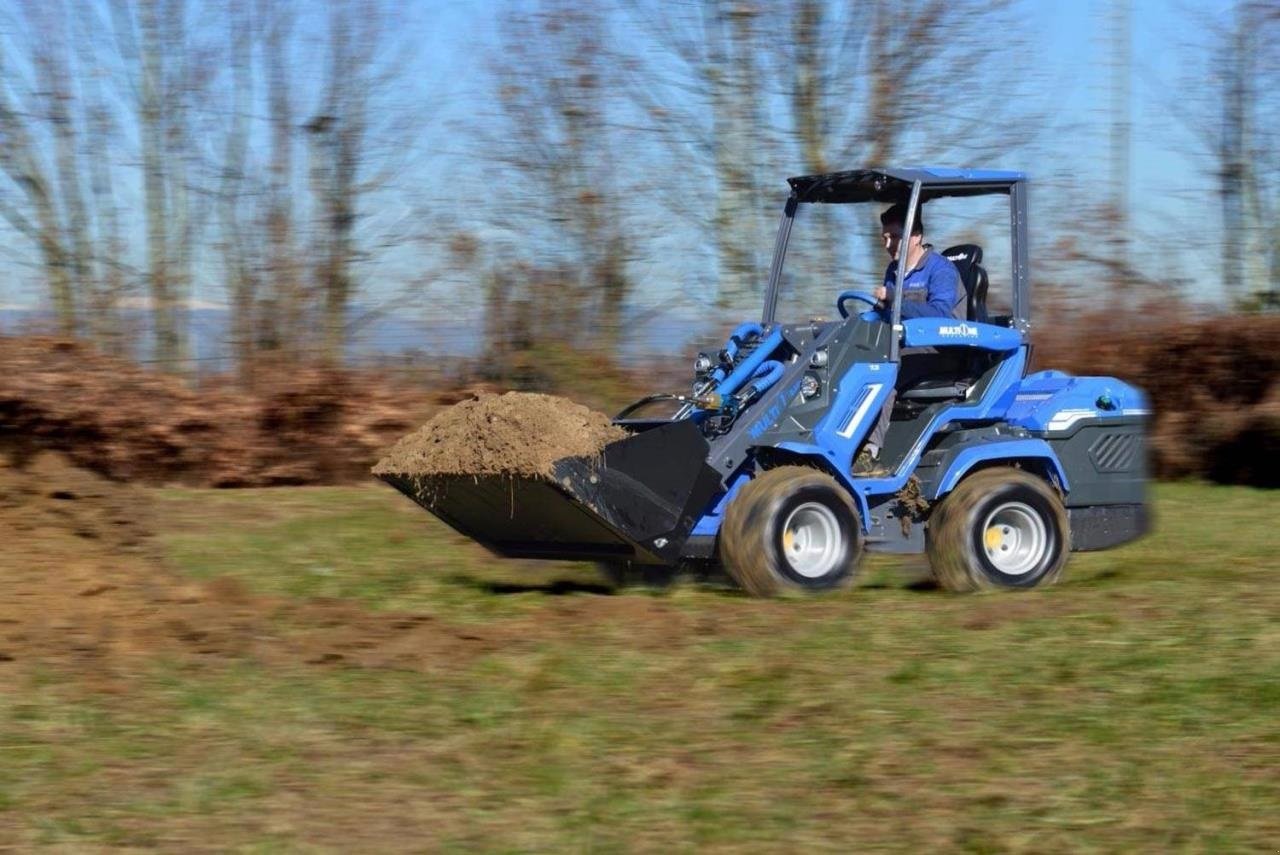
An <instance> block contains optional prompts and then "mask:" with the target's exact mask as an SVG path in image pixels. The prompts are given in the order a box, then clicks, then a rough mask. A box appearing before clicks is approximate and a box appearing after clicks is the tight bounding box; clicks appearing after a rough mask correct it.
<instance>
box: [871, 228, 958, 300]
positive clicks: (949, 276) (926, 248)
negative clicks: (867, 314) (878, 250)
mask: <svg viewBox="0 0 1280 855" xmlns="http://www.w3.org/2000/svg"><path fill="white" fill-rule="evenodd" d="M921 214H922V212H921V211H916V221H915V222H914V223H912V225H911V237H910V238H909V239H908V240H907V276H906V282H905V284H904V286H903V289H902V317H903V319H904V320H905V319H907V318H956V319H957V320H961V321H963V320H964V319H965V293H964V288H963V287H961V285H960V271H958V270H956V266H955V265H954V264H952V263H951V262H950V261H948V260H947V259H946V258H945V257H944V256H942V255H940V254H938V253H936V252H934V251H933V246H932V245H931V244H927V243H924V217H923V216H921ZM906 219H907V206H906V205H903V204H898V205H894V206H893V207H891V208H889V209H888V210H886V211H885V212H884V213H883V214H881V215H880V237H881V239H883V241H884V248H885V251H886V252H888V253H889V258H890V261H889V266H888V267H886V268H885V271H884V284H883V285H881V286H880V287H879V288H877V289H876V290H875V291H874V292H873V295H874V296H875V298H876V299H877V300H879V301H880V302H879V303H877V304H876V311H877V312H879V313H880V317H881V319H882V320H885V321H888V320H889V315H890V313H892V312H893V289H894V283H895V282H896V281H897V279H898V253H899V252H900V251H901V247H902V224H903V223H904V222H905V221H906Z"/></svg>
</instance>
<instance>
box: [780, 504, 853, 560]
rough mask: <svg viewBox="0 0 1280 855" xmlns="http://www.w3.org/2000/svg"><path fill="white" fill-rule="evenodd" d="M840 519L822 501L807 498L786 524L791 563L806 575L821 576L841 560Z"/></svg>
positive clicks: (785, 550)
mask: <svg viewBox="0 0 1280 855" xmlns="http://www.w3.org/2000/svg"><path fill="white" fill-rule="evenodd" d="M840 541H841V536H840V522H839V520H837V519H836V515H835V513H834V512H833V511H832V510H831V509H830V508H828V507H827V506H826V505H823V504H820V503H818V502H805V503H804V504H803V505H798V506H797V507H796V508H795V509H794V510H793V511H791V513H790V514H788V515H787V521H786V524H785V525H783V527H782V554H783V556H785V557H786V559H787V564H789V565H791V569H792V570H794V571H795V572H796V573H797V574H798V575H800V576H803V577H805V578H806V579H821V578H822V577H823V576H826V575H827V574H829V573H830V572H831V571H832V570H834V569H836V564H837V562H839V560H840V547H841V543H840Z"/></svg>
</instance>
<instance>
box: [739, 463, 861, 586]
mask: <svg viewBox="0 0 1280 855" xmlns="http://www.w3.org/2000/svg"><path fill="white" fill-rule="evenodd" d="M789 522H790V523H791V526H792V527H791V530H790V535H788V529H787V526H788V523H789ZM797 526H799V528H797ZM797 532H799V533H800V536H802V537H803V538H804V541H803V544H802V545H799V546H798V545H797V543H798V541H797V539H796V538H797ZM862 542H863V537H862V522H861V520H860V519H859V517H858V511H857V509H856V508H855V507H854V504H853V499H852V498H851V497H850V496H849V493H848V492H847V491H846V490H845V489H844V488H843V487H841V486H840V485H839V484H838V483H837V482H836V480H835V479H834V478H832V477H831V476H830V475H827V474H825V473H823V472H820V471H818V470H816V469H809V468H807V467H803V466H782V467H779V468H777V469H770V470H768V471H766V472H763V473H761V474H760V475H757V476H756V477H755V478H753V479H751V481H749V482H748V483H747V484H745V485H744V486H743V487H742V489H741V490H740V491H739V492H738V495H737V496H735V497H734V499H733V501H732V502H730V503H729V507H728V509H726V511H725V514H724V522H723V523H721V526H720V557H721V559H722V560H723V562H724V567H725V570H726V571H727V572H728V574H729V576H730V577H731V578H732V579H733V580H734V581H735V582H737V583H738V585H739V586H741V587H742V588H743V590H745V591H747V592H748V593H749V594H752V595H754V596H757V597H771V596H776V595H778V594H783V593H787V592H809V593H817V592H821V591H831V590H835V589H837V588H843V587H845V586H847V585H849V584H850V583H852V582H853V579H854V577H855V576H856V575H857V570H858V564H859V562H860V561H861V559H862Z"/></svg>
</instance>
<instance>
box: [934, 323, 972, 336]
mask: <svg viewBox="0 0 1280 855" xmlns="http://www.w3.org/2000/svg"><path fill="white" fill-rule="evenodd" d="M938 335H953V336H960V337H962V338H977V337H978V328H977V327H971V326H969V325H968V324H955V325H954V326H949V327H938Z"/></svg>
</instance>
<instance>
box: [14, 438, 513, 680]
mask: <svg viewBox="0 0 1280 855" xmlns="http://www.w3.org/2000/svg"><path fill="white" fill-rule="evenodd" d="M150 506H151V502H150V500H149V496H148V495H147V493H146V491H145V490H143V489H141V488H138V487H134V486H131V485H128V484H124V483H120V482H117V481H113V480H109V479H107V478H104V477H102V476H100V475H98V474H96V473H94V472H91V471H89V470H87V469H83V468H81V467H78V466H76V465H74V464H73V463H72V462H71V460H70V459H69V458H68V457H66V456H65V455H63V454H60V453H57V452H50V451H43V450H40V451H34V452H25V451H21V450H17V449H14V448H12V447H9V446H6V445H4V444H0V687H3V685H4V683H5V681H6V680H7V679H11V678H14V677H16V676H17V675H18V674H21V673H23V672H25V671H27V670H28V669H30V668H46V667H49V666H53V667H56V668H60V669H69V670H71V671H74V672H77V673H81V674H83V675H84V676H85V678H86V680H87V681H88V683H87V684H88V685H91V686H92V687H96V688H97V689H99V690H102V691H106V692H111V691H116V690H119V689H120V687H121V686H122V685H124V684H126V683H127V681H128V679H129V678H130V675H132V674H136V673H137V672H138V668H137V667H136V665H135V664H131V663H136V662H137V661H138V660H139V658H144V659H145V658H149V657H154V656H161V657H165V658H166V659H169V660H171V661H177V662H183V663H193V664H194V663H203V662H210V663H212V662H226V661H229V660H244V659H249V660H252V661H257V662H262V663H264V664H286V665H299V666H312V665H314V666H329V667H334V666H339V667H340V666H359V667H392V668H409V669H415V670H416V669H423V670H430V669H437V668H448V667H452V666H451V663H455V662H463V661H466V660H467V658H468V657H469V656H470V655H473V654H474V655H482V654H484V653H486V652H489V651H490V650H492V649H495V648H496V647H498V646H500V645H502V644H504V643H507V642H504V641H500V640H499V639H497V638H496V637H495V634H494V633H492V632H487V631H485V630H484V629H483V628H479V629H477V628H471V627H457V626H453V625H451V624H449V623H448V622H446V621H440V620H436V619H434V618H432V617H431V616H428V615H416V614H399V613H392V612H370V611H367V610H365V609H362V608H360V607H359V606H357V605H355V604H351V603H345V602H334V601H325V600H296V599H286V598H277V597H265V596H259V595H256V594H254V593H252V592H250V591H248V590H247V589H245V588H244V587H243V586H242V585H241V584H240V583H238V582H237V581H236V580H233V579H229V578H219V579H213V580H209V581H203V580H197V579H189V578H185V577H183V576H181V575H179V574H177V573H175V572H173V571H172V570H171V569H170V568H169V567H167V566H166V564H165V562H164V559H163V555H162V551H161V549H160V548H159V546H158V545H157V544H156V541H155V536H154V534H153V532H154V531H155V530H156V528H155V527H156V526H158V524H159V522H160V521H159V520H158V519H156V517H155V515H154V513H153V512H152V510H151V509H150ZM0 690H3V689H2V688H0Z"/></svg>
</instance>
